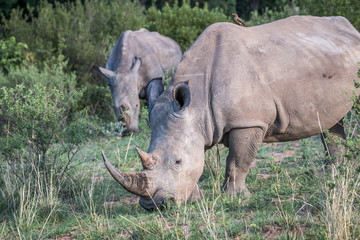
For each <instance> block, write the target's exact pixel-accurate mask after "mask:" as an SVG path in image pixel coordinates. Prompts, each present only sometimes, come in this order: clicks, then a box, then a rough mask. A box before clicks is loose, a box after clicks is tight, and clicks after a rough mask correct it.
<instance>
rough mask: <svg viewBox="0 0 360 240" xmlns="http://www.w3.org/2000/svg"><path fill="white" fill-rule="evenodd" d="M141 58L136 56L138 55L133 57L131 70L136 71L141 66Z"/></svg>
mask: <svg viewBox="0 0 360 240" xmlns="http://www.w3.org/2000/svg"><path fill="white" fill-rule="evenodd" d="M141 63H142V62H141V59H140V58H138V57H135V60H134V63H133V65H132V67H131V70H132V71H133V72H137V71H139V68H140V67H141Z"/></svg>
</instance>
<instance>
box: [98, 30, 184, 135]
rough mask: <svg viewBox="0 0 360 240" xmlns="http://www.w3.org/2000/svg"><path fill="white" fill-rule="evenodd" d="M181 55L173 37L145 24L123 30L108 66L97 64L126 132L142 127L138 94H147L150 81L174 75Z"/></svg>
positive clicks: (160, 80) (142, 95)
mask: <svg viewBox="0 0 360 240" xmlns="http://www.w3.org/2000/svg"><path fill="white" fill-rule="evenodd" d="M181 58H182V52H181V48H180V46H179V44H177V43H176V42H175V41H174V40H172V39H171V38H168V37H165V36H163V35H160V34H159V33H157V32H149V31H148V30H146V29H144V28H143V29H140V30H138V31H130V30H128V31H125V32H124V33H122V34H121V36H120V38H119V39H118V41H117V42H116V44H115V46H114V48H113V49H112V50H111V52H110V56H109V59H108V61H107V63H106V68H102V67H97V66H95V69H96V70H98V71H99V73H100V74H101V75H102V76H104V77H106V78H107V79H108V85H109V86H110V89H111V93H112V96H113V100H114V105H113V106H114V110H115V114H116V117H117V119H118V120H119V121H124V122H125V125H126V130H125V132H130V131H133V132H137V131H139V128H138V117H139V110H140V103H139V98H141V99H145V98H147V95H148V94H147V87H148V85H149V83H150V82H151V81H153V80H155V81H158V82H160V83H161V82H162V81H163V80H164V79H166V78H167V77H169V76H171V74H172V70H173V69H175V67H176V66H177V64H178V63H179V62H180V60H181ZM156 84H157V85H159V83H156Z"/></svg>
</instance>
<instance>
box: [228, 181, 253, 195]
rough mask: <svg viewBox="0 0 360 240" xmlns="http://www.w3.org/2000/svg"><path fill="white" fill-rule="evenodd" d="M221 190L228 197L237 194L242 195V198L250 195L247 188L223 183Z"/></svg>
mask: <svg viewBox="0 0 360 240" xmlns="http://www.w3.org/2000/svg"><path fill="white" fill-rule="evenodd" d="M221 190H222V191H223V192H225V193H226V194H229V195H230V196H235V195H237V194H243V195H244V196H250V195H251V193H250V191H249V190H248V189H247V187H245V185H243V186H236V185H234V184H228V182H224V184H223V186H222V188H221Z"/></svg>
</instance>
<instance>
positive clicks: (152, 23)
mask: <svg viewBox="0 0 360 240" xmlns="http://www.w3.org/2000/svg"><path fill="white" fill-rule="evenodd" d="M146 17H147V28H148V29H149V30H151V31H156V32H159V33H161V34H163V35H165V36H168V37H170V38H172V39H174V40H175V41H176V42H177V43H179V45H180V46H181V49H182V50H183V51H185V50H186V49H187V48H189V47H190V45H191V44H192V43H193V42H194V41H195V39H196V38H197V37H198V36H199V35H200V34H201V33H202V32H203V31H204V30H205V28H207V27H208V26H209V25H211V24H213V23H216V22H228V21H230V19H229V18H228V17H227V16H225V15H224V14H223V13H221V11H220V10H218V9H214V10H211V11H210V10H209V9H208V8H207V6H205V7H204V8H199V7H198V6H195V7H194V8H191V6H190V4H189V3H188V2H184V3H183V5H182V6H181V7H178V5H177V3H174V6H169V4H166V5H165V7H164V8H163V9H162V10H161V11H160V10H157V9H156V8H155V7H151V8H149V9H148V11H147V13H146Z"/></svg>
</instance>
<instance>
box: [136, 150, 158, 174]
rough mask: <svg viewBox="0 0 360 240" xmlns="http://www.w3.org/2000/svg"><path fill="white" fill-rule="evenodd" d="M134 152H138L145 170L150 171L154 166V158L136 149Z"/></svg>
mask: <svg viewBox="0 0 360 240" xmlns="http://www.w3.org/2000/svg"><path fill="white" fill-rule="evenodd" d="M136 151H137V152H138V154H139V156H140V158H141V162H142V164H143V167H144V168H145V169H151V168H152V167H153V166H154V165H155V164H156V158H154V157H153V156H152V155H151V154H149V153H146V152H144V151H142V150H141V149H140V148H136Z"/></svg>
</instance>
